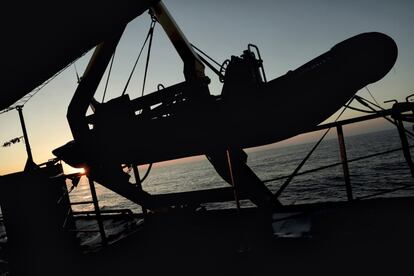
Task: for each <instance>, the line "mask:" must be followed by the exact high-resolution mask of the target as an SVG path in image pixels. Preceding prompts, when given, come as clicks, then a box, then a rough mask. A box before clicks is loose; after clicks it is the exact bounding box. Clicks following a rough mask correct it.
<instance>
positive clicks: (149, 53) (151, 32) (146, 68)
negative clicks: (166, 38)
mask: <svg viewBox="0 0 414 276" xmlns="http://www.w3.org/2000/svg"><path fill="white" fill-rule="evenodd" d="M156 22H157V21H156V20H155V17H153V16H152V17H151V26H150V31H149V33H150V39H149V44H148V52H147V60H146V62H145V71H144V80H143V83H142V91H141V97H142V96H144V90H145V83H146V81H147V73H148V65H149V60H150V56H151V46H152V38H153V37H154V28H155V23H156Z"/></svg>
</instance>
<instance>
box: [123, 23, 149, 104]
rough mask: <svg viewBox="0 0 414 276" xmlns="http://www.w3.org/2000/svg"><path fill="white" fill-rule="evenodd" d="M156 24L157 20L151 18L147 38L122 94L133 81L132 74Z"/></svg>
mask: <svg viewBox="0 0 414 276" xmlns="http://www.w3.org/2000/svg"><path fill="white" fill-rule="evenodd" d="M154 26H155V22H154V20H151V24H150V29H149V31H148V33H147V37H146V38H145V41H144V43H143V44H142V47H141V50H140V51H139V54H138V57H137V59H136V60H135V63H134V66H133V67H132V71H131V74H129V77H128V80H127V83H126V84H125V87H124V90H123V91H122V96H123V95H124V94H125V92H126V90H127V88H128V85H129V82H130V81H131V78H132V75H133V74H134V71H135V68H136V66H137V64H138V60H139V58H140V57H141V54H142V51H143V50H144V47H145V45H146V44H147V41H148V38H149V37H150V35H151V33H152V32H153V29H154Z"/></svg>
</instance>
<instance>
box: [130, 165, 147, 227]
mask: <svg viewBox="0 0 414 276" xmlns="http://www.w3.org/2000/svg"><path fill="white" fill-rule="evenodd" d="M132 170H133V171H134V177H135V185H136V186H137V189H138V191H140V192H141V191H142V183H141V178H140V176H139V171H138V166H137V165H135V164H133V165H132ZM141 210H142V214H143V215H144V219H145V217H146V216H147V209H146V208H145V206H144V205H141Z"/></svg>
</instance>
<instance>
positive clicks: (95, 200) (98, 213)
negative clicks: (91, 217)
mask: <svg viewBox="0 0 414 276" xmlns="http://www.w3.org/2000/svg"><path fill="white" fill-rule="evenodd" d="M88 181H89V188H90V189H91V195H92V201H93V207H94V208H95V214H96V220H97V221H98V227H99V232H100V233H101V240H102V244H103V245H107V244H108V241H107V239H106V234H105V228H104V226H103V222H102V217H101V210H100V209H99V203H98V197H97V195H96V190H95V184H94V182H93V180H92V179H91V178H90V177H88Z"/></svg>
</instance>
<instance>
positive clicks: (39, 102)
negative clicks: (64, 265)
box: [0, 0, 414, 175]
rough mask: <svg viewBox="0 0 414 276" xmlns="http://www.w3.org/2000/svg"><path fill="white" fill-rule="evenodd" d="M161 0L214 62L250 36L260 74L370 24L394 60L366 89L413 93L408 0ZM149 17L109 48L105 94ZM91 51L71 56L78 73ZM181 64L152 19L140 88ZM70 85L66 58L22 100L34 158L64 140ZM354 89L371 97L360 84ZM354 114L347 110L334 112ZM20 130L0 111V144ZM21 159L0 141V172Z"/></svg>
mask: <svg viewBox="0 0 414 276" xmlns="http://www.w3.org/2000/svg"><path fill="white" fill-rule="evenodd" d="M164 4H165V5H166V7H167V8H168V10H169V11H170V13H171V14H172V16H173V17H174V19H175V20H176V22H177V24H178V25H179V26H180V28H181V30H182V31H183V33H184V34H185V35H186V37H187V39H188V40H189V41H190V42H191V43H193V44H194V45H196V46H197V47H199V48H201V49H202V50H203V51H205V52H207V53H208V54H209V55H210V56H211V57H213V58H214V59H216V60H217V61H219V62H220V63H221V62H223V61H224V60H225V59H227V58H230V57H231V55H237V56H238V55H240V54H241V53H242V51H243V50H245V49H246V47H247V44H249V43H253V44H256V45H257V46H258V47H259V49H260V53H261V56H262V59H263V60H264V69H265V71H266V76H267V78H268V80H270V79H274V78H276V77H279V76H281V75H283V74H285V73H286V72H287V71H289V70H294V69H295V68H297V67H299V66H300V65H302V64H304V63H306V62H307V61H309V60H311V59H313V58H314V57H316V56H318V55H320V54H322V53H324V52H326V51H328V50H329V49H330V48H331V47H332V46H334V45H335V44H337V43H339V42H340V41H342V40H345V39H347V38H349V37H351V36H354V35H357V34H359V33H363V32H370V31H377V32H382V33H385V34H387V35H389V36H391V37H392V38H393V39H394V40H395V41H396V43H397V46H398V48H399V55H398V59H397V62H396V64H395V66H394V68H393V69H392V70H391V71H390V72H389V73H388V74H387V75H386V76H385V77H384V78H383V79H382V80H380V81H378V82H376V83H374V84H371V85H369V89H370V91H371V92H372V94H373V95H374V97H375V98H376V100H377V101H378V102H379V103H381V104H382V106H383V107H384V108H387V107H390V106H391V105H390V104H383V102H384V101H386V100H390V99H397V100H399V101H404V100H405V97H406V96H408V95H410V94H412V93H414V31H413V26H414V16H413V15H414V1H401V0H400V1H399V0H396V1H382V0H376V1H370V0H365V1H364V0H361V1H335V0H334V1H332V0H331V1H327V0H318V1H305V0H302V1H292V0H290V1H278V0H273V1H266V0H256V1H225V0H220V1H218V0H210V1H191V0H165V1H164ZM149 25H150V17H149V15H148V14H147V13H144V14H142V15H141V16H140V17H138V18H136V19H134V20H133V21H131V22H130V23H129V24H128V26H127V29H126V30H125V32H124V34H123V36H122V38H121V41H120V43H119V45H118V48H117V51H116V57H115V60H114V65H113V69H112V73H111V78H110V82H109V85H108V91H107V94H106V98H105V101H107V100H109V99H111V98H113V97H117V96H119V95H120V94H121V92H122V89H123V87H124V85H125V83H126V81H127V78H128V75H129V73H130V72H131V69H132V66H133V63H134V61H135V59H136V57H137V55H138V51H139V49H140V47H141V45H142V43H143V40H144V38H145V36H146V33H147V31H148V28H149ZM91 53H92V51H90V52H88V53H87V54H86V55H85V56H83V57H82V58H81V59H79V60H78V61H77V62H76V63H75V65H76V68H77V70H78V72H79V74H80V75H82V72H83V71H84V69H85V67H86V64H87V62H88V60H89V58H90V56H91ZM144 57H145V55H144ZM144 57H141V59H140V62H139V64H138V67H137V69H136V72H135V74H134V76H133V78H132V80H131V83H130V85H129V89H128V90H127V93H128V94H129V95H130V97H131V98H136V97H138V96H140V95H141V88H142V80H143V71H144V63H145V58H144ZM182 66H183V65H182V62H181V60H180V58H179V56H178V54H177V53H176V51H175V49H174V48H173V46H172V44H171V43H170V42H169V40H168V38H167V36H166V35H165V33H164V32H163V30H162V28H161V26H159V25H157V26H156V29H155V34H154V41H153V48H152V54H151V60H150V65H149V72H148V79H147V84H146V89H145V93H150V92H152V91H155V90H156V89H157V88H156V87H157V84H159V83H162V84H163V85H164V86H165V87H167V86H169V85H172V84H175V83H178V82H181V81H183V80H184V76H183V73H182V70H183V68H182ZM206 73H207V75H208V76H209V77H210V79H211V80H212V83H211V84H210V91H211V93H212V94H215V95H217V94H220V91H221V84H220V82H219V81H218V79H217V77H216V76H215V75H214V74H213V73H211V71H209V70H207V71H206ZM105 78H106V75H105V77H104V80H103V81H102V82H101V85H100V87H99V88H98V90H97V93H96V98H97V99H98V100H101V99H102V94H103V90H104V83H105ZM76 87H77V78H76V74H75V67H74V66H70V67H69V68H68V69H67V70H65V71H64V72H63V73H62V74H60V75H59V76H58V77H57V78H55V79H54V80H53V81H51V82H50V83H49V84H48V85H47V86H45V87H44V88H43V89H42V90H41V91H40V92H39V93H38V94H37V95H36V96H35V97H33V98H32V99H31V100H30V101H29V102H28V103H27V104H26V105H25V107H24V109H23V112H24V115H25V120H26V126H27V129H28V133H29V140H30V144H31V147H32V150H33V156H34V160H35V162H37V163H42V162H45V161H47V160H48V159H50V158H53V157H54V156H53V154H52V153H51V151H52V150H53V149H55V148H56V147H59V146H61V145H63V144H65V143H66V142H68V141H70V140H72V135H71V133H70V129H69V126H68V123H67V120H66V111H67V106H68V104H69V102H70V100H71V97H72V96H73V93H74V91H75V89H76ZM358 95H360V96H362V97H365V98H367V99H370V100H372V99H371V98H370V96H369V94H368V93H367V91H366V90H364V89H363V90H361V91H359V92H358ZM358 115H360V114H358V113H356V112H351V111H347V112H345V113H344V115H343V116H342V117H341V118H350V117H354V116H358ZM334 117H335V115H334V116H333V117H331V118H327V120H326V121H332V120H333V119H332V118H334ZM389 127H390V126H389V124H388V123H387V122H385V121H384V120H376V121H373V122H369V123H364V124H360V125H356V126H353V127H349V128H346V129H345V134H346V135H347V134H348V135H351V134H358V133H363V132H369V131H375V130H381V129H386V128H389ZM21 133H22V131H21V128H20V123H19V118H18V113H17V111H11V112H8V113H5V114H1V115H0V143H1V144H2V143H4V142H6V141H8V140H10V139H12V138H14V137H18V136H21V135H22V134H21ZM320 135H321V134H320V133H314V134H311V135H300V136H298V137H294V138H292V139H289V140H288V141H283V142H281V143H278V144H275V145H271V146H276V147H277V146H280V145H289V144H293V143H301V142H307V141H311V140H314V139H317V137H318V136H320ZM120 146H127V145H120ZM25 160H26V154H25V147H24V144H23V143H20V144H15V145H13V146H11V147H7V148H3V147H1V148H0V175H2V174H6V173H11V172H15V171H19V170H22V169H23V167H24V164H25Z"/></svg>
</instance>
